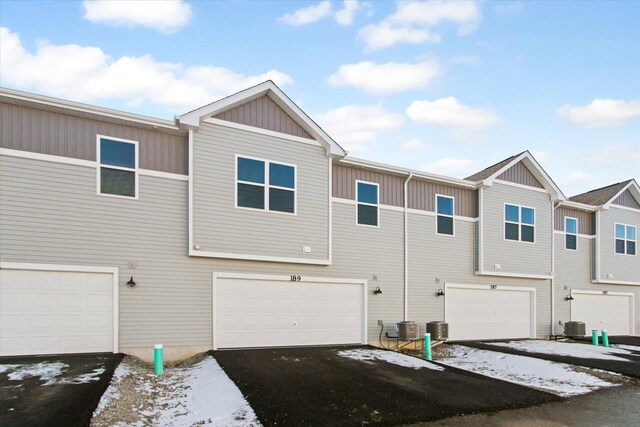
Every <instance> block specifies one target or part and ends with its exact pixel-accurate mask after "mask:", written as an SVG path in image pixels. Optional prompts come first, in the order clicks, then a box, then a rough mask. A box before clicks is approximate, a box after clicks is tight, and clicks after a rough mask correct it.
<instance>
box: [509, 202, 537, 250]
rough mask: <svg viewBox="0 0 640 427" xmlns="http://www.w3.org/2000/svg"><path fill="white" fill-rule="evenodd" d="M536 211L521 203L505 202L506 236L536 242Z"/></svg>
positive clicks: (521, 240)
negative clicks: (520, 204) (511, 203)
mask: <svg viewBox="0 0 640 427" xmlns="http://www.w3.org/2000/svg"><path fill="white" fill-rule="evenodd" d="M535 222H536V211H535V209H533V208H528V207H525V206H519V205H510V204H507V203H505V204H504V238H505V239H506V240H515V241H520V242H530V243H534V240H535V225H536V224H535Z"/></svg>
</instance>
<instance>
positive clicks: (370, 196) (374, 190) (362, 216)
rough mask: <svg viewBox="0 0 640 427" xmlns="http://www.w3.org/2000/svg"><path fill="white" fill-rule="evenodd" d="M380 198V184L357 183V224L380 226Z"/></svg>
mask: <svg viewBox="0 0 640 427" xmlns="http://www.w3.org/2000/svg"><path fill="white" fill-rule="evenodd" d="M378 196H379V186H378V184H375V183H372V182H363V181H356V201H357V204H358V207H357V212H356V224H359V225H371V226H374V227H377V226H378Z"/></svg>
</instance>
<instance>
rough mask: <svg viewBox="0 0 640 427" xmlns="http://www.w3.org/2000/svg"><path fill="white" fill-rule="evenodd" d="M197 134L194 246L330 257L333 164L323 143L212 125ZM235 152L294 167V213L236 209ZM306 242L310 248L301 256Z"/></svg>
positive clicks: (251, 252)
mask: <svg viewBox="0 0 640 427" xmlns="http://www.w3.org/2000/svg"><path fill="white" fill-rule="evenodd" d="M193 138H194V148H193V183H194V184H193V185H194V187H193V244H194V245H198V246H200V250H201V251H203V252H204V251H207V252H219V253H231V254H242V255H254V256H272V257H287V258H298V259H300V260H305V259H308V260H316V261H317V260H328V259H329V194H328V193H329V164H328V160H327V158H326V156H325V152H324V150H323V149H322V147H320V146H315V145H310V144H303V143H299V142H295V141H288V140H285V139H280V138H277V137H274V136H268V135H262V134H258V133H255V132H249V131H244V130H239V129H233V128H229V127H225V126H220V125H215V124H210V123H203V124H202V125H201V126H200V128H199V130H198V131H197V132H194V137H193ZM276 146H277V147H278V148H277V149H276V148H275V147H276ZM236 155H238V156H248V157H254V158H259V159H264V160H269V161H274V162H283V163H288V164H293V165H296V174H297V176H296V198H297V203H296V214H295V215H290V214H282V213H275V212H269V211H264V210H258V209H242V208H236V207H235V192H236V184H235V179H236ZM240 236H242V237H240ZM303 246H311V250H312V252H311V253H310V254H304V255H303V253H302V247H303Z"/></svg>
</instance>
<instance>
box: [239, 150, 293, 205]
mask: <svg viewBox="0 0 640 427" xmlns="http://www.w3.org/2000/svg"><path fill="white" fill-rule="evenodd" d="M236 171H237V172H236V206H237V207H242V208H250V209H261V210H269V211H272V212H283V213H289V214H295V212H296V167H295V166H293V165H287V164H283V163H276V162H270V161H267V160H259V159H253V158H249V157H240V156H237V157H236Z"/></svg>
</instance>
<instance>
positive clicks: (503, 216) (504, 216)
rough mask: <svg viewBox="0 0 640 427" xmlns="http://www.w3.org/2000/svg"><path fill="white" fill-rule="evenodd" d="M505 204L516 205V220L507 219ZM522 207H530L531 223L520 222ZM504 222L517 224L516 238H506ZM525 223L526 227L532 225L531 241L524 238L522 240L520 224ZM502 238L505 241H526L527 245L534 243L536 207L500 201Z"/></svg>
mask: <svg viewBox="0 0 640 427" xmlns="http://www.w3.org/2000/svg"><path fill="white" fill-rule="evenodd" d="M507 205H510V206H516V207H517V208H518V222H514V221H507V209H506V207H507ZM522 208H527V209H531V210H532V211H533V225H532V224H524V223H523V222H522ZM506 224H517V225H518V240H513V239H507V227H506ZM523 225H526V226H528V227H533V242H528V241H526V240H522V226H523ZM502 240H504V241H506V242H515V243H526V244H529V245H535V244H536V208H534V207H531V206H525V205H519V204H517V203H508V202H503V203H502Z"/></svg>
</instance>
